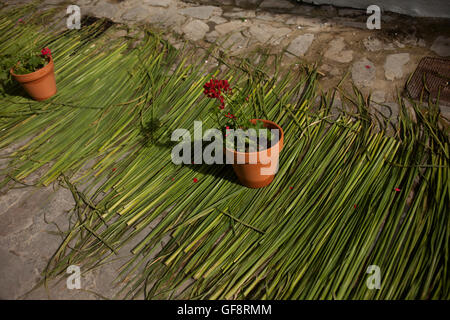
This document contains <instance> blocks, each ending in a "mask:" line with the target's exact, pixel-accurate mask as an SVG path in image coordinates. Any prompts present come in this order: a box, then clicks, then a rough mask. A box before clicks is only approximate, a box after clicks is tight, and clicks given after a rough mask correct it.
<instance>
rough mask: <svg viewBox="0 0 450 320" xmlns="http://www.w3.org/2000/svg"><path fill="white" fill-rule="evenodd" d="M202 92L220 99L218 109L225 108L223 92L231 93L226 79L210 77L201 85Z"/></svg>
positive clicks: (209, 96)
mask: <svg viewBox="0 0 450 320" xmlns="http://www.w3.org/2000/svg"><path fill="white" fill-rule="evenodd" d="M203 89H204V91H203V94H204V95H205V96H207V97H208V98H213V99H218V100H219V101H220V106H219V108H220V109H224V108H225V98H224V97H223V95H222V94H223V93H225V94H228V93H231V88H230V84H229V83H228V80H217V79H211V80H209V81H208V82H206V83H205V84H204V85H203Z"/></svg>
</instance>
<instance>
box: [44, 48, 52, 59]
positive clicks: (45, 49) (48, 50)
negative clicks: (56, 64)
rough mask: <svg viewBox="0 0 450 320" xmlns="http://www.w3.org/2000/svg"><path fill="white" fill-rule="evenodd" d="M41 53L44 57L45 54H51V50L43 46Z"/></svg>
mask: <svg viewBox="0 0 450 320" xmlns="http://www.w3.org/2000/svg"><path fill="white" fill-rule="evenodd" d="M41 54H42V55H43V56H44V57H46V56H49V57H50V56H51V54H52V52H51V51H50V49H49V48H48V47H46V48H44V49H42V50H41Z"/></svg>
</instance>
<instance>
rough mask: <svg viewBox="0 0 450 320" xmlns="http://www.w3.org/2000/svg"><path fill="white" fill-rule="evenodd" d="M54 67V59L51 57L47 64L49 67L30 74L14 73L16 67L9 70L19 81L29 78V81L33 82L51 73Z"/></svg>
mask: <svg viewBox="0 0 450 320" xmlns="http://www.w3.org/2000/svg"><path fill="white" fill-rule="evenodd" d="M17 63H20V61H18V62H17ZM16 65H17V64H16ZM53 66H54V64H53V57H52V56H50V60H49V62H48V63H47V65H46V66H44V67H42V68H41V69H38V70H36V71H33V72H30V73H25V74H15V73H14V67H15V66H14V67H11V68H10V69H9V72H10V73H11V75H12V76H14V77H15V78H17V79H21V80H25V79H26V78H29V79H27V80H28V81H33V80H35V79H38V78H40V77H41V76H43V75H45V74H46V73H48V72H50V71H51V69H52V68H53ZM28 81H27V82H28Z"/></svg>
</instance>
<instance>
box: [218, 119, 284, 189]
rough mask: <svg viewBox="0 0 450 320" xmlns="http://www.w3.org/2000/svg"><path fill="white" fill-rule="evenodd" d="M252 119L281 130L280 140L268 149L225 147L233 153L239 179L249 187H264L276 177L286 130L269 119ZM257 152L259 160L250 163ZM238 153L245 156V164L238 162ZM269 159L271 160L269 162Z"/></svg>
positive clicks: (270, 127)
mask: <svg viewBox="0 0 450 320" xmlns="http://www.w3.org/2000/svg"><path fill="white" fill-rule="evenodd" d="M250 121H251V122H253V123H256V121H261V122H263V123H264V126H265V127H266V128H268V129H278V130H279V140H278V142H277V143H276V144H275V145H274V146H271V147H270V148H269V149H267V150H261V151H255V152H238V151H235V150H230V149H227V148H225V149H226V150H225V151H226V152H227V153H233V156H234V163H233V169H234V172H235V173H236V175H237V177H238V179H239V181H240V182H241V183H242V184H243V185H244V186H246V187H249V188H262V187H265V186H267V185H269V184H270V183H271V182H272V181H273V178H274V177H275V174H276V172H277V170H278V161H279V154H280V152H281V150H282V149H283V140H284V132H283V129H282V128H281V127H280V126H279V125H277V124H276V123H275V122H272V121H269V120H262V119H252V120H250ZM263 153H264V154H263ZM255 154H256V159H257V162H256V163H249V162H250V159H251V157H253V159H255V158H254V157H255ZM238 155H240V156H241V157H245V162H244V163H243V164H239V163H237V159H238ZM266 155H267V156H266ZM262 159H265V160H262ZM267 160H269V162H268V163H267ZM263 162H266V163H263Z"/></svg>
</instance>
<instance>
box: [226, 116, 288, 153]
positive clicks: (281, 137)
mask: <svg viewBox="0 0 450 320" xmlns="http://www.w3.org/2000/svg"><path fill="white" fill-rule="evenodd" d="M250 121H262V122H264V123H268V124H271V125H273V126H275V127H276V128H277V129H278V130H279V131H280V132H281V134H280V137H279V139H278V142H277V143H276V144H275V145H273V146H271V147H270V148H269V149H264V150H260V151H252V152H240V151H236V150H231V149H228V148H227V147H225V149H226V150H227V151H230V152H233V153H234V154H235V155H240V154H242V155H250V154H258V153H261V152H267V153H269V152H270V151H271V150H272V149H273V148H274V147H275V146H277V145H279V144H280V141H284V131H283V129H282V128H281V127H280V126H279V125H278V124H276V123H275V122H273V121H270V120H265V119H250ZM282 148H283V146H281V148H279V149H278V153H279V152H281V149H282Z"/></svg>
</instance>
